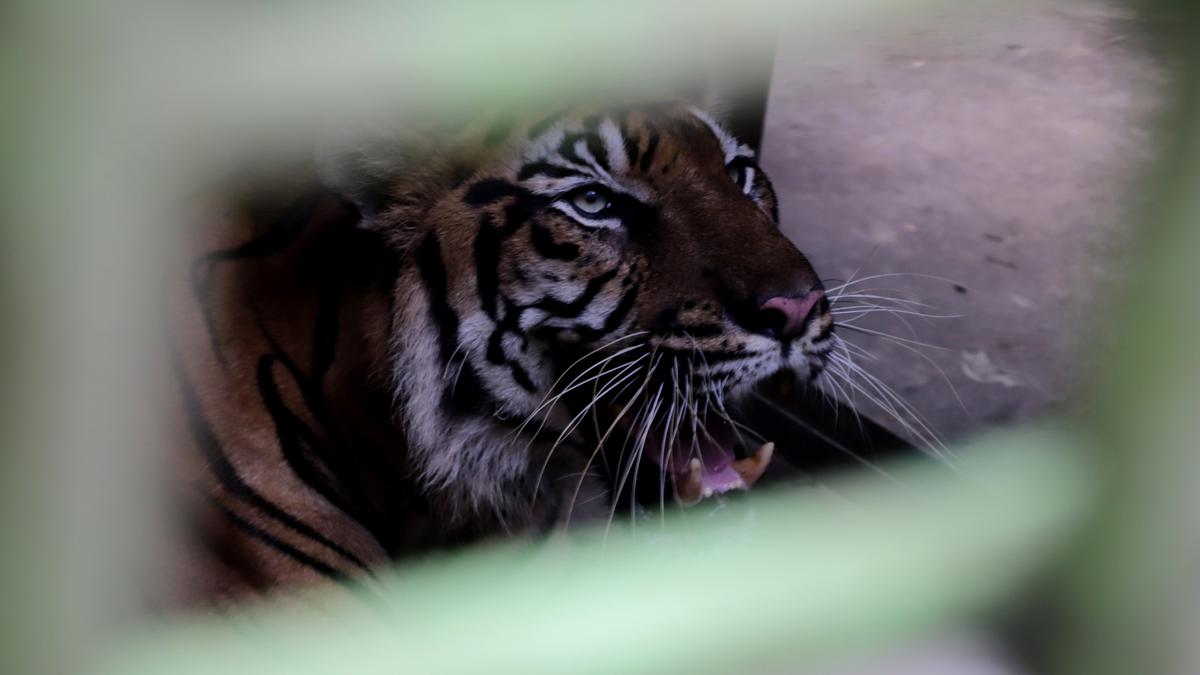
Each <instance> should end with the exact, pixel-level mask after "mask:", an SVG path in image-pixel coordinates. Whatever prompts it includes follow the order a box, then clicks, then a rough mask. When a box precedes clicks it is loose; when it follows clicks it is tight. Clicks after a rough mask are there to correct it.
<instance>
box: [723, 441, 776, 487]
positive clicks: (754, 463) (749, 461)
mask: <svg viewBox="0 0 1200 675" xmlns="http://www.w3.org/2000/svg"><path fill="white" fill-rule="evenodd" d="M774 455H775V444H774V443H771V442H767V443H763V444H762V445H761V446H759V448H758V450H756V451H755V452H754V456H753V457H747V458H746V459H739V460H738V461H736V462H734V463H733V469H734V471H737V473H738V475H739V476H741V477H742V482H744V483H745V484H746V487H750V486H751V485H754V484H755V483H756V482H757V481H758V479H759V478H761V477H762V475H763V473H765V472H766V470H767V465H768V464H770V463H771V457H773V456H774Z"/></svg>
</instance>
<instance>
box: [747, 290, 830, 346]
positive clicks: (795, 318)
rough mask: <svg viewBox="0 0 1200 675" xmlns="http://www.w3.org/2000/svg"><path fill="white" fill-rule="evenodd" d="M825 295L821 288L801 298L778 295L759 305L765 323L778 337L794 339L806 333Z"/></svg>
mask: <svg viewBox="0 0 1200 675" xmlns="http://www.w3.org/2000/svg"><path fill="white" fill-rule="evenodd" d="M824 297H825V292H824V291H822V290H820V289H817V290H814V291H809V292H808V294H806V295H804V296H803V297H799V298H786V297H783V296H778V297H774V298H771V299H770V300H767V301H766V302H764V303H763V304H761V305H759V307H758V311H759V314H760V315H761V316H762V322H763V325H765V326H766V327H767V328H768V329H769V330H770V331H771V333H773V334H774V336H775V337H776V338H778V339H780V340H792V339H795V338H797V337H799V336H800V335H801V334H803V333H804V330H805V328H807V327H808V322H809V320H810V319H811V318H812V317H813V315H814V314H816V310H817V306H818V305H820V304H821V300H822V299H823V298H824Z"/></svg>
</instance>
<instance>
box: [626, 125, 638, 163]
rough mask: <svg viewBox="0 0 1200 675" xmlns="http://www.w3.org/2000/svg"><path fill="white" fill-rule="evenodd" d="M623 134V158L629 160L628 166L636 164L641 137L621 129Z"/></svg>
mask: <svg viewBox="0 0 1200 675" xmlns="http://www.w3.org/2000/svg"><path fill="white" fill-rule="evenodd" d="M621 132H622V135H624V136H625V158H626V159H628V160H629V166H637V161H638V144H639V143H640V142H641V137H639V136H638V135H637V134H633V133H626V132H625V130H624V129H622V130H621Z"/></svg>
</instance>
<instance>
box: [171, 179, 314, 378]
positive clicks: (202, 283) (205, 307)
mask: <svg viewBox="0 0 1200 675" xmlns="http://www.w3.org/2000/svg"><path fill="white" fill-rule="evenodd" d="M321 195H322V192H321V191H320V190H310V191H309V192H306V193H305V194H303V195H301V196H300V197H299V198H298V199H296V200H295V201H293V202H292V203H291V204H290V205H289V206H288V207H287V208H286V209H285V210H284V212H283V214H282V215H280V216H279V217H278V218H276V219H275V220H273V221H272V222H271V224H270V225H268V226H267V228H266V230H265V231H263V232H262V234H259V235H257V236H255V237H252V238H251V239H250V240H249V241H246V242H243V243H241V244H239V245H237V246H234V247H231V248H224V249H219V250H216V251H211V252H209V253H206V254H204V255H202V256H200V257H198V258H196V259H195V260H193V261H192V264H191V268H190V269H189V275H190V277H191V282H192V295H193V296H194V297H195V298H196V302H197V304H199V305H200V313H201V316H202V317H203V318H204V325H205V328H206V330H207V331H208V339H209V344H210V347H211V349H212V352H213V354H214V355H215V356H216V358H217V362H218V363H220V364H221V365H225V353H224V351H223V350H222V349H221V342H220V337H219V336H218V335H217V323H216V318H215V316H214V312H213V306H212V301H213V299H212V297H211V293H210V290H211V286H212V275H213V268H214V267H216V265H217V263H222V262H229V261H234V260H244V259H261V258H266V257H268V256H271V255H274V254H276V253H280V252H282V251H283V250H284V249H286V248H287V247H288V246H289V245H290V244H291V243H292V242H293V241H295V240H296V238H297V237H298V236H300V233H301V232H302V231H304V226H305V225H307V224H308V223H309V221H310V220H311V219H312V216H313V213H314V212H315V211H316V209H317V206H318V205H319V204H320V200H321Z"/></svg>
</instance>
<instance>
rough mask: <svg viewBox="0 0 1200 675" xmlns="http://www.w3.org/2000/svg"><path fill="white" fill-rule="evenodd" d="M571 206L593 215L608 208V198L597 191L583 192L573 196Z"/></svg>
mask: <svg viewBox="0 0 1200 675" xmlns="http://www.w3.org/2000/svg"><path fill="white" fill-rule="evenodd" d="M572 204H573V205H574V206H575V208H577V209H579V210H580V211H582V212H584V213H587V214H591V215H595V214H597V213H600V212H601V211H603V210H604V209H607V208H608V206H609V201H608V196H607V195H605V194H604V193H602V192H600V191H599V190H583V191H581V192H580V193H579V194H577V195H575V199H574V200H572Z"/></svg>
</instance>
